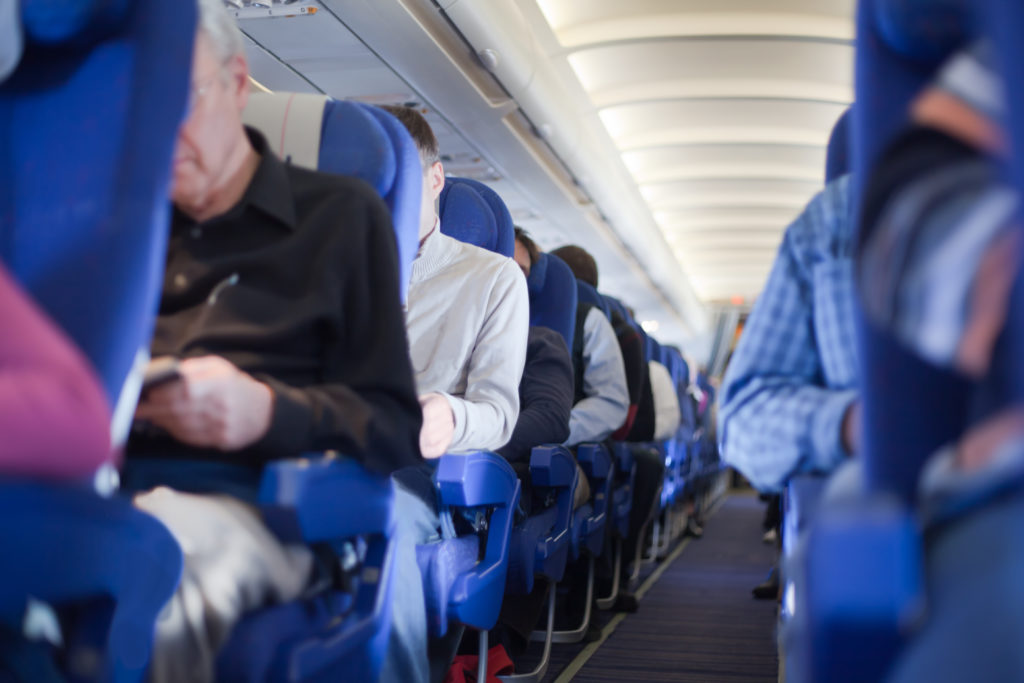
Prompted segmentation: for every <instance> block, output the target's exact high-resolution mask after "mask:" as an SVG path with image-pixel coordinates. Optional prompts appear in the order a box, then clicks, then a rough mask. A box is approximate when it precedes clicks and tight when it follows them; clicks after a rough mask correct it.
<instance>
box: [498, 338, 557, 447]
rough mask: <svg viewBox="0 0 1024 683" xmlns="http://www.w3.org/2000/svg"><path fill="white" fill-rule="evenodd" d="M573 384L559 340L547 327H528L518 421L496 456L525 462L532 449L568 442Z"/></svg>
mask: <svg viewBox="0 0 1024 683" xmlns="http://www.w3.org/2000/svg"><path fill="white" fill-rule="evenodd" d="M573 382H574V378H573V373H572V359H571V358H570V357H569V349H568V348H567V347H566V345H565V340H564V339H562V336H561V335H560V334H558V333H557V332H554V331H552V330H549V329H548V328H546V327H531V328H530V343H529V348H528V349H527V353H526V367H525V368H524V370H523V380H522V382H521V384H520V387H519V397H520V399H521V405H520V411H519V420H518V421H517V422H516V428H515V430H514V431H513V432H512V438H511V439H510V440H509V442H508V443H507V444H506V445H505V446H504V447H503V448H502V449H501V450H500V451H498V452H499V454H500V455H502V456H503V457H505V458H506V459H508V460H513V461H514V460H527V459H529V457H530V452H531V450H532V449H533V447H534V446H542V445H545V444H558V443H562V442H564V441H565V440H566V439H567V438H569V415H570V414H571V413H572V399H573Z"/></svg>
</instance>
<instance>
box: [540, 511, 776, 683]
mask: <svg viewBox="0 0 1024 683" xmlns="http://www.w3.org/2000/svg"><path fill="white" fill-rule="evenodd" d="M763 515H764V503H762V502H760V501H759V500H758V499H757V496H756V495H754V494H753V493H751V492H749V491H739V492H737V491H733V492H730V493H729V494H727V497H726V498H725V499H724V500H722V501H721V502H720V503H719V504H718V505H717V506H716V507H715V508H714V509H713V511H712V513H711V515H710V516H709V518H708V519H707V523H706V525H705V527H704V537H703V538H702V539H700V540H691V539H685V540H683V541H682V542H680V543H678V544H677V545H675V546H674V548H673V550H672V551H671V552H670V554H669V557H668V559H667V560H666V561H665V562H663V563H659V564H658V565H657V566H654V565H648V566H647V567H645V570H644V574H646V575H647V576H646V577H644V576H643V575H642V580H641V584H640V586H641V587H640V589H639V590H638V591H637V594H638V597H641V601H640V609H639V611H638V612H636V613H635V614H628V615H626V614H615V613H608V612H597V613H596V614H595V615H594V618H596V619H599V620H601V622H600V623H601V624H602V626H603V636H602V640H600V641H598V642H596V643H591V644H586V643H580V644H579V645H575V646H571V645H570V646H567V645H560V646H557V647H555V648H554V650H553V651H552V661H551V664H550V667H549V668H548V673H547V675H546V676H545V677H544V679H543V680H544V681H545V682H549V683H550V682H552V681H554V682H555V683H565V682H567V681H576V682H577V683H600V682H603V681H609V682H612V681H614V682H616V683H619V682H621V681H634V682H640V681H643V682H645V683H646V682H648V681H649V682H652V683H657V682H659V681H673V682H677V683H689V682H692V683H725V682H728V683H736V682H738V681H743V682H744V683H746V682H755V681H756V682H762V683H768V682H769V681H776V680H778V667H779V662H778V655H777V650H776V647H775V624H776V613H777V610H776V603H775V602H774V601H770V600H754V599H753V597H752V596H751V594H750V590H751V589H752V588H753V587H754V586H755V585H757V584H758V583H760V582H761V581H762V580H763V579H764V577H765V574H766V573H767V572H768V569H769V567H771V565H772V563H773V562H774V561H775V556H776V551H775V549H774V547H773V546H769V545H765V544H764V543H762V541H761V535H762V529H761V521H762V518H763ZM539 649H540V644H537V643H535V644H534V645H533V646H532V648H531V652H534V653H539ZM533 663H534V662H533V661H531V660H530V659H529V658H524V659H523V661H522V664H523V669H524V670H525V669H526V667H527V666H532V664H533Z"/></svg>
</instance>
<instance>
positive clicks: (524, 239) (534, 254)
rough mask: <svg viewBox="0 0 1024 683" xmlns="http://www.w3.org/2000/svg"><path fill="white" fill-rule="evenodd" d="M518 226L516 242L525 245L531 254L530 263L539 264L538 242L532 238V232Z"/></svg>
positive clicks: (527, 251) (532, 264)
mask: <svg viewBox="0 0 1024 683" xmlns="http://www.w3.org/2000/svg"><path fill="white" fill-rule="evenodd" d="M515 227H516V242H519V243H520V244H522V245H523V248H524V249H526V253H527V254H529V255H530V265H531V266H535V265H537V261H539V260H540V249H538V248H537V244H536V243H535V242H534V241H533V240H532V239H530V233H528V232H526V231H525V230H523V229H522V228H520V227H519V226H518V225H517V226H515Z"/></svg>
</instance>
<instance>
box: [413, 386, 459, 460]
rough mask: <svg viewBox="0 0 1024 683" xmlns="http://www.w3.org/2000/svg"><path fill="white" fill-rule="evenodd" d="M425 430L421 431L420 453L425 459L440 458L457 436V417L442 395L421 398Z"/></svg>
mask: <svg viewBox="0 0 1024 683" xmlns="http://www.w3.org/2000/svg"><path fill="white" fill-rule="evenodd" d="M420 406H421V407H422V408H423V428H422V429H421V430H420V452H421V453H422V454H423V457H424V458H440V457H441V456H442V455H444V454H445V453H446V452H447V451H448V447H449V446H451V445H452V438H453V437H454V436H455V415H453V414H452V407H451V404H449V403H448V399H446V398H445V397H444V396H442V395H441V394H424V395H423V396H420Z"/></svg>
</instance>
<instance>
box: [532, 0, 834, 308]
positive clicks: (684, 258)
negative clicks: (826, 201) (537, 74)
mask: <svg viewBox="0 0 1024 683" xmlns="http://www.w3.org/2000/svg"><path fill="white" fill-rule="evenodd" d="M536 2H537V5H538V6H539V7H540V9H541V11H542V12H543V15H544V17H545V18H546V20H547V22H548V24H549V25H550V26H551V29H552V30H553V31H554V33H555V36H556V37H557V40H558V43H559V45H560V50H561V52H560V53H559V54H552V55H550V56H551V57H552V58H565V59H567V60H568V62H569V64H570V65H571V67H572V70H573V71H574V72H575V74H576V77H577V78H578V79H579V81H580V83H581V84H582V86H583V88H584V90H585V91H586V93H587V94H588V95H589V97H590V100H591V105H592V106H593V107H594V110H595V111H596V112H597V114H598V116H599V117H600V119H601V121H602V123H603V124H604V126H605V128H606V129H607V131H608V134H609V135H610V136H611V138H612V140H613V141H614V144H615V145H616V147H617V148H618V150H619V152H620V153H621V155H622V160H623V162H624V164H625V166H626V168H627V169H628V170H629V172H630V173H631V175H632V177H633V179H634V181H635V182H636V184H637V187H638V188H639V190H640V193H641V195H642V196H643V198H644V200H645V201H646V203H647V205H648V207H649V208H650V211H651V213H652V215H653V217H654V219H655V221H656V223H657V225H658V226H659V227H660V228H661V230H662V232H663V233H664V235H665V239H666V241H667V242H668V243H669V244H670V245H671V248H672V249H673V250H674V254H675V256H676V258H677V259H678V261H679V263H680V264H681V266H682V270H683V271H684V272H685V273H686V275H687V276H688V277H689V280H690V282H691V283H692V285H693V287H694V289H695V291H696V293H697V295H698V296H699V297H700V298H701V299H702V300H703V301H705V302H708V303H718V302H730V301H731V302H733V303H747V304H749V302H751V301H753V300H754V299H755V298H756V297H757V295H758V294H759V293H760V291H761V289H762V287H763V285H764V282H765V279H766V278H767V275H768V272H769V270H770V268H771V264H772V261H773V260H774V256H775V252H776V250H777V248H778V245H779V242H780V241H781V238H782V234H783V231H784V230H785V227H786V226H787V225H788V223H789V222H790V221H791V220H792V219H793V218H794V217H795V216H796V215H797V214H798V213H799V212H800V210H801V209H802V208H803V206H804V205H806V203H807V202H808V200H809V199H810V198H811V197H812V196H813V195H814V194H815V193H816V192H817V191H819V190H820V189H821V187H822V185H823V181H824V169H825V147H826V144H827V141H828V135H829V132H830V130H831V128H832V125H833V124H834V123H835V121H836V119H838V118H839V116H840V114H841V113H842V112H843V110H844V109H845V108H846V107H847V106H848V104H849V103H850V102H851V101H852V96H853V47H852V39H853V35H854V26H853V10H854V6H853V0H770V1H769V0H630V1H629V2H622V0H587V1H586V2H580V1H579V0H536Z"/></svg>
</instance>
